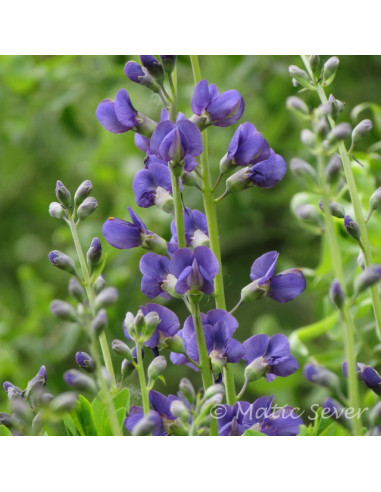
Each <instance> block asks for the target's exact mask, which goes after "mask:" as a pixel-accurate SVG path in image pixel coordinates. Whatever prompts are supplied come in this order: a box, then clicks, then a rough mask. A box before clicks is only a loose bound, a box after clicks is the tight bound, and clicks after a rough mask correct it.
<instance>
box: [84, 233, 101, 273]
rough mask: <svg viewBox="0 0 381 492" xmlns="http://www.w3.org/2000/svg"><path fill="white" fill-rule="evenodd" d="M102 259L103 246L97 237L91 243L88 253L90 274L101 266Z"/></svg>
mask: <svg viewBox="0 0 381 492" xmlns="http://www.w3.org/2000/svg"><path fill="white" fill-rule="evenodd" d="M101 258H102V245H101V242H100V241H99V239H98V238H97V237H95V238H94V239H93V240H92V241H91V245H90V248H89V250H88V251H87V264H88V266H89V269H90V272H93V271H94V270H95V269H96V267H97V266H98V265H99V262H100V261H101Z"/></svg>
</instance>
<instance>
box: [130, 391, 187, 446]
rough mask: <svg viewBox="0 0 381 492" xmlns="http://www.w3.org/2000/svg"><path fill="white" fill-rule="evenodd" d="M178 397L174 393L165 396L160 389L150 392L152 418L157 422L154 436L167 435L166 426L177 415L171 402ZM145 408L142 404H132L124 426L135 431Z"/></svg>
mask: <svg viewBox="0 0 381 492" xmlns="http://www.w3.org/2000/svg"><path fill="white" fill-rule="evenodd" d="M174 400H178V398H177V397H176V396H174V395H169V396H164V395H162V394H161V393H159V392H158V391H154V390H151V391H150V392H149V402H150V405H151V407H152V411H151V414H150V418H152V420H153V421H154V423H155V426H154V430H153V432H152V435H153V436H166V435H167V432H166V428H167V427H168V425H169V424H170V423H171V421H174V420H176V417H175V416H174V415H173V414H172V413H171V410H170V407H171V403H172V402H173V401H174ZM143 416H144V412H143V408H142V407H140V406H132V407H131V408H130V411H129V413H128V415H127V418H126V419H125V421H124V426H125V427H126V429H127V430H129V431H130V432H132V431H133V429H134V427H135V425H136V424H137V423H138V422H139V421H140V420H141V419H142V418H143Z"/></svg>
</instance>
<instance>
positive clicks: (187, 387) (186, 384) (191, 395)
mask: <svg viewBox="0 0 381 492" xmlns="http://www.w3.org/2000/svg"><path fill="white" fill-rule="evenodd" d="M179 390H180V391H181V393H182V394H183V396H184V398H185V399H186V400H187V402H188V403H189V404H190V405H192V404H193V403H194V402H195V401H196V392H195V390H194V388H193V385H192V383H191V382H190V381H189V379H187V378H182V380H181V381H180V384H179Z"/></svg>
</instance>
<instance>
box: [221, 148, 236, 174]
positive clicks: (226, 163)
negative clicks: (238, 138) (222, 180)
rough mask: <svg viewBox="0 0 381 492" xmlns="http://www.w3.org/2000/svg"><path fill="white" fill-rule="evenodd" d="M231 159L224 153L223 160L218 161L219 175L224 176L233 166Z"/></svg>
mask: <svg viewBox="0 0 381 492" xmlns="http://www.w3.org/2000/svg"><path fill="white" fill-rule="evenodd" d="M233 165H234V164H233V161H232V159H229V158H228V154H227V153H226V154H225V155H224V156H223V158H222V159H221V160H220V173H221V174H225V173H226V172H227V171H229V169H230V168H231V167H232V166H233Z"/></svg>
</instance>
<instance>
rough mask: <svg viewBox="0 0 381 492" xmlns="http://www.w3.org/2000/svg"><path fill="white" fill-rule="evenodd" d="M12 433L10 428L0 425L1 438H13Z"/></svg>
mask: <svg viewBox="0 0 381 492" xmlns="http://www.w3.org/2000/svg"><path fill="white" fill-rule="evenodd" d="M11 435H12V432H11V431H10V430H9V429H8V427H5V425H0V436H1V437H5V436H11Z"/></svg>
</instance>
